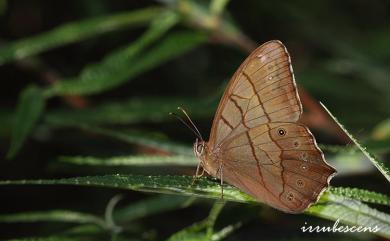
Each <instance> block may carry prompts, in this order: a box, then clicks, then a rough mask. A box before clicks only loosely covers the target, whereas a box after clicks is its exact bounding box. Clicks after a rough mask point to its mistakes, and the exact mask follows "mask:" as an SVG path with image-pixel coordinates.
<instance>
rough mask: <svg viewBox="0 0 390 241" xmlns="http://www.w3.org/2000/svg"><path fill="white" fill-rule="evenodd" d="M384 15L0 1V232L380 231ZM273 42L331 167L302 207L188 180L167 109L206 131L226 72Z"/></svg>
mask: <svg viewBox="0 0 390 241" xmlns="http://www.w3.org/2000/svg"><path fill="white" fill-rule="evenodd" d="M389 10H390V4H389V3H388V2H386V1H375V2H356V1H343V2H339V1H335V0H334V1H315V2H308V1H302V0H299V1H292V2H286V1H272V2H267V1H255V0H250V1H228V0H210V1H206V0H201V1H195V0H159V1H155V2H152V1H106V0H93V1H92V0H82V1H64V2H57V1H41V0H38V1H22V0H14V1H6V0H3V1H2V0H0V18H1V20H2V21H1V22H0V32H1V35H0V36H1V37H0V74H1V78H2V80H3V81H2V84H3V87H2V88H0V93H1V97H0V98H1V103H0V104H1V105H0V143H1V148H0V155H1V157H2V158H1V162H0V170H1V172H0V173H1V180H4V181H0V188H1V189H2V190H1V191H2V193H3V196H2V197H3V198H2V205H0V222H1V223H2V224H4V226H3V225H2V226H3V227H1V228H0V239H7V240H8V239H12V238H16V239H15V240H254V238H253V237H261V238H265V239H272V240H291V237H296V238H297V239H299V240H313V239H314V240H323V239H326V238H327V237H329V236H327V235H329V234H326V233H319V234H317V235H316V236H314V235H313V234H311V235H310V234H309V235H308V234H306V233H302V232H301V231H300V228H301V227H302V226H303V225H304V223H308V224H310V225H313V226H315V225H322V226H332V225H333V223H334V221H336V220H339V221H340V222H341V223H343V224H347V225H362V226H366V227H367V226H368V227H372V226H378V227H380V231H378V232H377V233H370V234H367V233H366V234H364V235H363V234H359V233H346V234H334V233H332V234H330V235H332V236H331V238H332V239H334V240H344V239H346V240H378V239H381V238H385V239H386V238H387V239H388V238H390V217H389V214H388V213H389V207H388V206H389V204H390V201H389V200H390V198H389V194H390V193H389V188H388V185H389V183H388V181H389V180H390V173H389V168H388V166H389V163H388V162H389V153H390V131H389V130H390V128H389V126H390V124H389V123H390V122H389V120H390V108H389V106H390V81H389V78H390V72H389V70H388V68H387V65H388V62H389V61H390V58H389V54H390V48H389V45H388V43H389V40H390V32H389V25H390V18H389V15H388V12H389ZM271 39H280V40H282V41H283V42H284V43H285V44H286V46H287V47H288V49H289V51H290V54H291V56H292V62H293V66H294V70H295V71H294V72H295V74H296V79H297V82H298V85H299V87H300V88H301V89H300V94H301V99H302V101H303V105H304V108H305V113H304V115H303V118H302V122H304V123H305V124H307V125H308V126H309V127H310V128H311V130H313V132H314V134H315V136H316V138H317V141H318V142H319V143H320V147H321V148H322V149H323V150H324V152H325V154H326V158H327V160H328V161H329V162H330V163H331V164H332V165H334V166H335V167H336V169H337V170H338V175H337V176H336V178H334V179H333V180H332V183H331V185H332V186H331V187H330V188H329V189H328V190H327V191H326V192H325V193H324V194H323V195H322V196H321V198H320V199H319V200H318V202H317V203H315V204H314V205H312V206H311V207H310V208H308V209H307V210H306V211H305V214H304V215H288V214H282V213H280V212H278V211H275V210H273V209H270V208H268V207H266V206H265V205H261V204H258V203H256V202H255V201H254V200H253V199H252V198H251V197H249V196H248V195H246V194H244V193H242V192H241V191H240V190H238V189H237V188H235V187H232V186H229V185H224V201H223V202H222V201H220V198H221V190H220V188H221V187H220V185H219V183H218V181H216V180H214V179H211V178H201V179H199V180H196V181H195V182H194V183H193V178H192V176H191V175H193V173H194V171H195V170H194V169H195V166H196V165H197V163H198V161H197V160H196V158H195V157H194V156H193V153H192V148H191V145H190V143H191V141H192V137H191V136H190V134H189V133H190V132H189V131H187V130H186V129H185V127H182V125H181V124H179V123H178V121H177V120H175V119H174V118H172V116H170V115H168V113H169V112H175V111H176V107H177V106H182V107H184V108H185V109H186V110H187V111H188V112H189V114H190V116H191V118H192V119H193V120H195V122H196V123H198V124H199V128H200V129H201V130H202V133H207V131H209V130H210V127H211V122H212V118H213V115H214V112H215V109H216V107H217V105H218V101H219V98H220V96H221V93H222V90H223V89H224V88H225V86H226V82H227V80H228V79H229V78H230V77H231V75H232V73H233V72H234V71H235V69H237V67H238V66H239V64H240V63H241V62H242V61H243V59H244V58H245V56H246V55H247V54H248V53H249V52H250V51H251V50H252V49H253V48H254V47H256V46H257V45H259V44H260V43H263V42H265V41H268V40H271ZM317 100H320V101H321V102H322V103H324V106H327V107H329V109H330V110H331V112H332V113H333V114H331V113H330V112H329V111H328V110H327V109H326V108H325V107H324V106H323V107H324V108H323V107H322V106H321V105H319V104H318V102H317ZM335 116H336V117H337V119H336V117H335ZM340 123H342V124H340ZM186 131H187V132H186ZM351 133H353V135H352V134H351ZM375 167H376V169H375ZM378 170H379V171H378ZM113 173H114V174H113ZM182 174H186V176H182ZM92 175H95V176H92ZM383 177H385V178H383ZM386 179H387V180H386ZM31 184H34V185H31ZM53 185H55V186H53ZM44 186H45V187H44ZM336 186H337V187H336ZM99 187H100V188H99ZM101 187H104V189H103V188H101ZM129 190H132V191H129ZM145 193H153V194H150V195H146V194H145ZM156 193H160V194H156ZM117 194H120V195H119V196H118V195H117ZM168 194H174V195H168ZM213 199H216V200H217V201H215V200H213ZM224 202H226V203H224ZM213 203H214V204H213ZM37 210H38V211H37ZM210 210H211V211H210ZM218 217H220V218H218ZM316 217H319V218H316ZM199 220H200V221H199ZM328 220H330V221H328ZM332 222H333V223H332ZM23 223H24V224H23ZM259 227H262V228H259ZM281 230H283V231H282V232H281Z"/></svg>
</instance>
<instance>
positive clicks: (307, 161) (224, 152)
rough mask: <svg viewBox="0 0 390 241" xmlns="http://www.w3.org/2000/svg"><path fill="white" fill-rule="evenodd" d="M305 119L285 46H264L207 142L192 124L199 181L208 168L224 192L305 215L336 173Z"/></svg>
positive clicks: (225, 100) (235, 81) (242, 72)
mask: <svg viewBox="0 0 390 241" xmlns="http://www.w3.org/2000/svg"><path fill="white" fill-rule="evenodd" d="M185 114H186V113H185ZM301 114H302V104H301V101H300V99H299V95H298V91H297V86H296V83H295V79H294V74H293V69H292V66H291V59H290V55H289V53H288V52H287V49H286V47H285V46H284V45H283V43H282V42H280V41H277V40H273V41H269V42H266V43H264V44H263V45H261V46H260V47H258V48H257V49H255V50H254V51H253V52H252V53H251V54H250V55H249V56H248V57H247V58H246V59H245V61H244V62H243V63H242V64H241V66H240V67H239V68H238V70H237V71H236V72H235V74H234V75H233V77H232V78H231V80H230V81H229V83H228V86H227V87H226V90H225V92H224V94H223V96H222V99H221V101H220V104H219V106H218V109H217V112H216V114H215V117H214V121H213V125H212V128H211V133H210V138H209V141H208V142H206V141H204V140H203V138H202V137H201V135H200V133H199V131H198V129H197V128H196V127H195V126H194V125H193V126H194V127H195V129H196V132H197V133H198V137H199V138H197V139H196V141H195V143H194V146H193V148H194V153H195V155H196V157H197V158H198V159H199V160H200V162H199V165H198V168H197V171H196V175H195V176H196V177H199V176H201V175H199V169H200V167H202V168H203V170H204V171H206V172H207V173H208V174H209V175H211V176H213V177H216V178H219V179H220V181H221V186H222V184H223V182H226V183H229V184H231V185H233V186H235V187H237V188H239V189H240V190H242V191H243V192H245V193H247V194H249V195H250V196H252V197H253V198H255V199H256V200H257V201H259V202H262V203H265V204H268V205H269V206H271V207H274V208H276V209H279V210H281V211H284V212H287V213H301V212H303V211H304V210H305V209H306V208H308V207H309V206H310V205H311V204H313V203H315V202H316V201H317V200H318V198H319V196H320V195H321V193H322V192H323V191H324V190H325V189H326V188H327V187H328V186H329V181H330V179H331V178H332V177H333V176H334V174H335V173H336V170H335V169H334V168H333V167H332V166H330V165H329V164H327V162H326V161H325V158H324V154H323V153H322V151H321V150H320V149H319V147H318V146H317V144H316V141H315V139H314V136H313V135H312V134H311V132H310V131H309V129H308V128H307V127H306V126H305V125H303V124H300V123H298V122H297V121H298V120H299V118H300V116H301ZM186 115H187V114H186ZM187 117H188V116H187ZM189 120H190V119H189ZM190 121H191V120H190ZM191 123H192V121H191ZM222 195H223V193H222Z"/></svg>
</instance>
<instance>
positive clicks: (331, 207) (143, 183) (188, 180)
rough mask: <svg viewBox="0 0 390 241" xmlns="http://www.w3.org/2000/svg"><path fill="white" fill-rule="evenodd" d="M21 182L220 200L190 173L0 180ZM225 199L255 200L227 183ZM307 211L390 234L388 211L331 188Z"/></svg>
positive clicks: (216, 188)
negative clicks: (376, 208)
mask: <svg viewBox="0 0 390 241" xmlns="http://www.w3.org/2000/svg"><path fill="white" fill-rule="evenodd" d="M24 184H37V185H59V184H61V185H78V186H99V187H111V188H121V189H129V190H135V191H144V192H155V193H166V194H179V195H185V196H193V197H204V198H212V199H220V197H221V190H220V185H219V183H218V182H217V181H212V180H210V179H208V178H200V179H199V180H197V181H196V182H195V184H194V185H192V177H190V176H142V175H107V176H94V177H77V178H67V179H54V180H17V181H1V182H0V185H24ZM224 200H226V201H235V202H244V203H256V201H255V200H254V199H253V198H251V197H250V196H248V195H247V194H245V193H243V192H241V191H240V190H238V189H237V188H235V187H233V186H230V185H224ZM306 213H307V214H311V215H316V216H319V217H322V218H326V219H330V220H333V221H336V220H338V219H340V221H341V222H343V223H347V224H353V225H357V226H365V227H372V228H373V227H375V226H378V227H379V228H380V229H379V231H378V232H376V233H375V234H377V235H380V236H383V237H387V238H389V237H390V216H389V215H388V214H385V213H382V212H379V211H377V210H375V209H373V208H370V207H368V206H367V205H365V204H363V203H361V202H360V201H358V200H354V199H351V198H348V197H344V196H340V195H337V194H333V193H331V192H330V191H327V192H325V193H324V194H323V195H322V196H321V198H320V200H319V201H318V202H317V203H316V204H314V205H312V206H311V207H310V208H309V209H308V210H306Z"/></svg>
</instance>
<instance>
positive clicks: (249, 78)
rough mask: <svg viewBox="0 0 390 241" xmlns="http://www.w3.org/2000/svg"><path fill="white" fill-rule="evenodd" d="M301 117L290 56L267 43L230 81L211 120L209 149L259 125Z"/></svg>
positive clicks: (252, 55) (283, 49) (248, 59)
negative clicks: (212, 120)
mask: <svg viewBox="0 0 390 241" xmlns="http://www.w3.org/2000/svg"><path fill="white" fill-rule="evenodd" d="M301 113H302V107H301V103H300V101H299V97H298V93H297V90H296V85H295V81H294V76H293V73H292V68H291V64H290V56H289V54H288V52H287V50H286V48H285V47H284V45H283V44H282V43H281V42H279V41H270V42H267V43H265V44H263V45H261V46H260V47H259V48H257V49H256V50H255V51H253V52H252V54H251V55H249V57H248V58H247V59H246V60H245V61H244V62H243V64H242V65H241V66H240V67H239V69H238V70H237V71H236V73H235V74H234V75H233V77H232V79H231V80H230V82H229V84H228V87H227V88H226V91H225V93H224V95H223V97H222V100H221V103H220V105H219V107H218V110H217V113H216V115H215V118H214V122H213V127H212V131H211V134H210V139H209V145H211V146H212V147H216V146H217V145H219V144H221V143H222V142H223V141H224V140H225V139H227V138H229V137H231V136H234V135H237V134H240V133H241V132H244V131H246V130H248V129H250V128H252V127H255V126H258V125H260V124H264V123H269V122H276V121H288V122H295V121H297V120H298V119H299V117H300V114H301Z"/></svg>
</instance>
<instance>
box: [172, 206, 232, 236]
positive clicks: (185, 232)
mask: <svg viewBox="0 0 390 241" xmlns="http://www.w3.org/2000/svg"><path fill="white" fill-rule="evenodd" d="M223 206H224V203H223V202H219V201H216V202H215V204H214V205H213V207H212V209H211V211H210V214H209V216H208V217H207V218H206V219H205V220H203V221H201V222H197V223H194V224H192V225H191V226H189V227H186V228H184V229H182V230H180V231H179V232H177V233H175V234H173V235H172V236H171V237H170V238H168V241H179V240H194V241H195V240H204V241H208V240H212V235H213V233H214V224H215V221H216V219H217V217H218V215H219V214H220V212H221V210H222V208H223Z"/></svg>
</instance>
